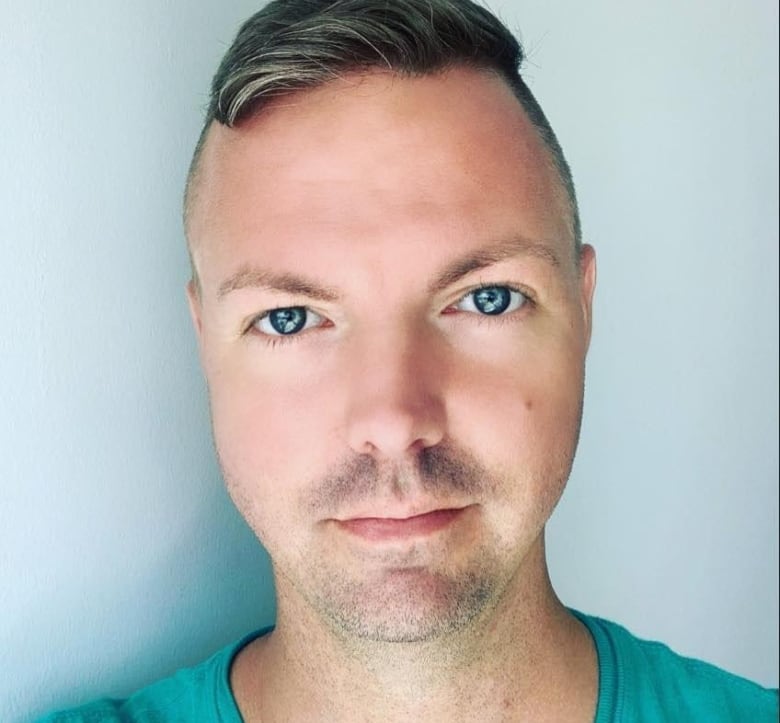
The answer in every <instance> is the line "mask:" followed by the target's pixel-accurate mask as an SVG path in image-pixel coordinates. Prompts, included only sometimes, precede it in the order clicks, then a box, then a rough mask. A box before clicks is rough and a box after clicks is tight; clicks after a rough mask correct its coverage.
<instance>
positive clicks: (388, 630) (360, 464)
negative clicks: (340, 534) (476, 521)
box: [286, 445, 506, 643]
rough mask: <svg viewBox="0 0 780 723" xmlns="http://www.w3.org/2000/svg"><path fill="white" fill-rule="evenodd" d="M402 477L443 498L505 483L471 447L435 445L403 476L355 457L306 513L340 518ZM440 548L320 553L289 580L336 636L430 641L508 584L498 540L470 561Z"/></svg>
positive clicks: (479, 495)
mask: <svg viewBox="0 0 780 723" xmlns="http://www.w3.org/2000/svg"><path fill="white" fill-rule="evenodd" d="M406 474H414V475H415V476H416V478H417V481H418V484H419V485H420V486H421V487H423V488H424V489H425V490H426V491H427V492H429V493H431V495H432V496H434V497H436V498H437V499H443V500H447V499H453V498H454V497H460V498H466V499H486V498H487V499H489V498H491V497H493V496H494V494H495V491H496V490H498V489H500V488H501V487H503V486H504V483H503V481H502V480H500V479H498V477H497V476H496V475H495V474H494V473H491V472H490V471H489V470H487V469H486V468H485V467H484V466H482V465H481V464H480V463H479V462H478V461H477V460H476V459H475V458H474V457H473V456H471V455H470V454H469V453H467V452H466V451H465V450H462V449H460V448H455V447H453V446H451V445H439V446H438V447H435V448H430V449H427V450H424V451H423V452H422V453H421V454H420V457H419V458H418V460H417V465H416V469H415V470H405V471H403V472H400V471H399V470H394V471H392V472H389V473H388V471H387V470H382V469H380V467H379V465H377V463H376V462H375V461H374V460H373V459H372V458H370V457H367V456H359V457H356V458H354V459H353V460H351V461H349V462H348V463H346V464H344V465H342V466H341V467H340V468H339V469H337V470H335V471H334V472H333V473H332V474H330V475H328V476H326V477H325V478H324V479H323V480H321V481H320V482H319V483H318V484H316V485H314V486H312V488H311V491H310V492H309V493H308V494H307V496H306V498H305V499H304V500H302V509H304V510H305V512H306V514H307V515H309V516H313V517H315V518H316V519H326V518H328V517H330V516H336V515H337V513H338V511H339V510H340V509H344V507H345V506H348V505H349V504H354V503H356V502H359V501H362V500H370V499H372V498H373V497H375V496H376V494H377V492H378V491H379V490H380V489H383V488H385V487H386V486H387V485H395V486H399V484H400V485H401V486H402V485H403V481H400V483H399V476H400V477H403V476H404V475H406ZM456 524H457V523H456ZM485 532H486V531H485V530H484V529H482V533H483V534H484V533H485ZM445 534H446V533H445ZM436 549H437V552H436V553H435V555H434V554H432V553H431V549H430V548H427V547H426V546H425V544H422V545H421V546H420V548H419V549H418V547H417V546H416V545H413V546H411V547H410V548H408V549H406V550H405V551H404V552H403V553H394V552H387V553H386V554H383V555H378V556H371V557H369V558H368V559H365V560H360V559H359V558H358V559H357V564H356V565H355V558H352V557H350V556H348V557H347V558H346V559H347V562H345V563H344V564H341V565H340V564H339V562H338V556H330V555H329V556H323V555H317V556H313V557H311V558H307V559H306V560H305V561H300V562H301V565H300V566H299V567H297V568H296V569H295V570H294V580H293V579H288V580H287V581H286V582H289V583H290V584H292V585H293V586H294V587H295V589H296V592H297V593H298V594H299V595H300V596H301V597H302V598H303V599H304V600H305V601H306V603H307V604H308V606H309V607H310V608H311V609H313V610H314V611H316V613H317V614H318V615H319V616H320V617H321V618H322V619H323V620H324V621H325V623H326V624H327V625H328V627H329V628H330V629H331V630H332V631H333V632H334V633H335V634H337V635H339V636H340V637H346V638H353V639H359V640H364V641H367V642H368V641H373V642H383V643H413V642H427V641H432V640H434V639H439V638H443V637H445V636H448V635H451V634H454V633H456V632H458V631H460V630H462V629H464V628H466V627H467V626H469V625H470V624H473V622H474V621H475V619H477V618H478V617H479V616H480V615H481V614H482V613H484V612H485V611H486V609H489V608H490V607H491V606H492V605H494V604H495V602H496V600H497V599H498V598H499V597H500V594H501V591H502V590H503V588H504V586H505V584H506V581H504V580H502V579H501V578H502V575H501V570H502V565H501V562H500V556H501V554H500V543H499V541H498V540H496V539H484V538H483V539H481V541H480V543H479V546H478V547H475V548H473V549H469V550H468V556H467V557H466V558H463V551H461V552H460V556H458V555H457V554H454V553H453V554H450V552H451V551H450V550H449V549H448V546H447V545H446V544H443V543H442V545H441V548H436ZM312 563H313V564H312ZM301 572H303V574H301Z"/></svg>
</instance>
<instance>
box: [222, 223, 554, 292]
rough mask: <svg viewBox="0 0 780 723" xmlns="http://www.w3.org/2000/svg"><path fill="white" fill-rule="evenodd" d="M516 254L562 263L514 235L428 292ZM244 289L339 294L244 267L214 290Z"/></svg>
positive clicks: (453, 266) (455, 265) (474, 255)
mask: <svg viewBox="0 0 780 723" xmlns="http://www.w3.org/2000/svg"><path fill="white" fill-rule="evenodd" d="M516 256H534V257H536V258H538V259H541V260H542V261H544V262H545V263H547V264H549V265H550V266H553V267H555V268H557V267H559V266H560V265H561V262H560V260H559V259H558V257H557V256H556V254H555V252H554V251H553V250H552V249H551V248H550V247H549V246H547V245H546V244H543V243H540V242H538V241H529V240H528V239H523V238H514V239H510V240H509V241H502V242H499V243H496V244H491V245H489V246H485V247H483V248H481V249H478V250H476V251H473V252H471V253H469V254H467V255H466V256H463V257H461V258H458V259H455V260H454V261H452V262H451V263H450V264H448V265H447V266H446V267H445V268H444V269H443V271H441V272H440V273H439V275H438V276H437V277H436V278H435V279H434V280H433V281H432V282H431V284H430V286H429V289H428V290H429V291H430V292H431V293H438V292H440V291H443V290H444V289H446V288H447V287H448V286H450V285H451V284H454V283H455V282H456V281H459V280H460V279H462V278H463V277H464V276H467V275H468V274H470V273H472V272H474V271H479V270H480V269H484V268H487V267H488V266H492V265H493V264H497V263H499V262H501V261H505V260H507V259H510V258H514V257H516ZM246 288H260V289H266V290H268V291H281V292H286V293H288V294H294V295H296V296H307V297H309V298H311V299H316V300H318V301H331V302H332V301H337V300H338V299H339V293H338V292H337V291H336V290H335V289H333V288H332V287H329V286H324V285H322V284H320V283H318V282H316V281H313V280H312V279H308V278H306V277H305V276H301V275H299V274H294V273H290V272H282V273H278V272H273V271H268V270H265V269H257V268H252V267H249V266H243V267H242V268H240V269H239V270H238V271H236V272H235V273H234V274H231V275H230V276H228V278H227V279H225V280H224V281H223V282H222V283H221V284H220V285H219V289H218V290H217V298H218V299H219V300H222V299H224V298H225V297H226V296H227V295H228V294H230V293H231V292H232V291H238V290H239V289H246Z"/></svg>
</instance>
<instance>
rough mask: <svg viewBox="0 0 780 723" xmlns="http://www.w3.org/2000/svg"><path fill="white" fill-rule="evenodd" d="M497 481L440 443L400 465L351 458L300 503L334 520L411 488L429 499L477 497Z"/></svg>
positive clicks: (468, 457)
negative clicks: (340, 513)
mask: <svg viewBox="0 0 780 723" xmlns="http://www.w3.org/2000/svg"><path fill="white" fill-rule="evenodd" d="M497 483H498V482H497V479H496V477H495V476H494V475H493V474H492V473H491V472H489V470H488V469H487V468H486V467H485V466H484V465H483V464H482V463H481V462H479V461H478V460H477V458H476V457H475V456H474V455H473V454H471V453H470V452H468V451H466V450H465V449H462V448H459V447H456V446H455V445H453V444H452V443H440V444H438V445H436V446H435V447H428V448H425V449H422V450H420V452H419V453H418V455H417V457H416V458H414V460H412V461H411V462H409V461H407V462H405V463H404V464H402V465H401V464H397V463H382V462H380V461H378V460H377V459H376V458H375V457H373V456H372V455H370V454H359V455H355V456H354V457H351V458H349V459H347V460H345V461H344V462H342V463H341V464H339V465H338V466H337V467H336V468H335V469H333V470H332V471H330V472H329V473H328V474H327V475H326V476H325V477H324V478H323V479H321V480H319V481H318V482H317V483H316V484H314V485H313V486H312V487H311V488H310V490H309V491H308V493H307V494H306V495H305V497H304V499H303V507H304V509H305V510H306V512H307V513H308V514H309V515H316V516H318V517H329V516H334V515H336V514H337V513H338V511H339V510H342V509H344V508H345V507H348V506H349V505H355V504H358V503H360V502H363V501H365V500H371V499H375V498H377V497H380V496H382V495H383V494H384V493H386V492H387V490H388V489H392V490H393V491H394V492H395V493H396V494H403V491H404V490H405V489H408V488H409V487H411V486H415V487H417V488H419V489H422V490H423V491H424V492H426V493H428V494H429V495H431V496H432V497H434V498H436V497H440V498H443V499H447V498H450V497H453V496H455V497H479V496H481V495H482V494H484V493H486V492H489V491H491V490H492V489H494V488H495V487H496V486H497Z"/></svg>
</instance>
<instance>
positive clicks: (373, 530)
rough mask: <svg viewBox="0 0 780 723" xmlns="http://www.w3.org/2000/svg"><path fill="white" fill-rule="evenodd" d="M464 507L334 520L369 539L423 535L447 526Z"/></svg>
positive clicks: (359, 535)
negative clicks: (396, 515) (407, 514)
mask: <svg viewBox="0 0 780 723" xmlns="http://www.w3.org/2000/svg"><path fill="white" fill-rule="evenodd" d="M465 509H466V508H465V507H459V508H457V507H456V508H446V509H440V510H432V511H430V512H425V513H423V514H420V515H412V516H410V517H403V518H395V517H355V518H352V519H349V520H336V524H337V525H338V526H339V527H340V528H341V529H343V530H345V531H346V532H348V533H350V534H352V535H355V536H356V537H362V538H363V539H365V540H369V541H382V540H398V539H404V538H409V537H424V536H425V535H430V534H432V533H434V532H438V531H439V530H442V529H444V528H445V527H448V526H449V525H451V524H452V523H454V522H455V521H456V520H457V519H458V518H459V517H460V516H461V515H462V514H463V513H464V511H465Z"/></svg>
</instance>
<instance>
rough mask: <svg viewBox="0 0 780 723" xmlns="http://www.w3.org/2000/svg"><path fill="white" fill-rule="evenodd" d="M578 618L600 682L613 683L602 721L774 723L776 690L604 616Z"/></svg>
mask: <svg viewBox="0 0 780 723" xmlns="http://www.w3.org/2000/svg"><path fill="white" fill-rule="evenodd" d="M579 617H580V618H581V619H582V620H583V622H584V623H585V624H586V625H587V626H588V628H589V629H590V631H591V634H592V635H593V637H594V640H595V641H596V647H597V650H598V653H599V668H600V670H601V671H602V675H604V676H606V677H608V679H609V680H607V681H603V682H604V683H605V684H607V685H610V686H612V687H613V690H611V691H608V693H607V692H605V694H604V695H603V697H604V698H605V699H607V698H610V699H611V703H612V706H611V707H612V709H613V710H612V713H613V715H612V716H611V717H606V716H605V717H604V720H614V721H623V720H625V721H634V720H642V721H656V720H658V721H664V720H674V721H681V722H685V721H708V722H709V723H732V722H736V721H751V722H755V723H764V721H767V722H768V721H772V722H773V723H777V720H778V693H777V689H774V690H773V689H768V688H764V687H762V686H760V685H758V684H757V683H754V682H752V681H750V680H747V679H746V678H743V677H740V676H738V675H734V674H733V673H729V672H727V671H725V670H723V669H721V668H718V667H717V666H715V665H712V664H710V663H705V662H704V661H702V660H697V659H695V658H689V657H685V656H683V655H679V654H677V653H675V652H674V651H673V650H671V649H670V648H669V647H668V646H667V645H664V644H663V643H660V642H656V641H651V640H641V639H639V638H637V637H635V636H634V635H632V634H631V633H630V632H629V631H628V630H626V629H625V628H623V627H622V626H620V625H617V624H616V623H613V622H610V621H608V620H603V619H601V618H594V617H590V616H583V615H579ZM600 687H601V686H600ZM602 692H603V691H600V693H602Z"/></svg>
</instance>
